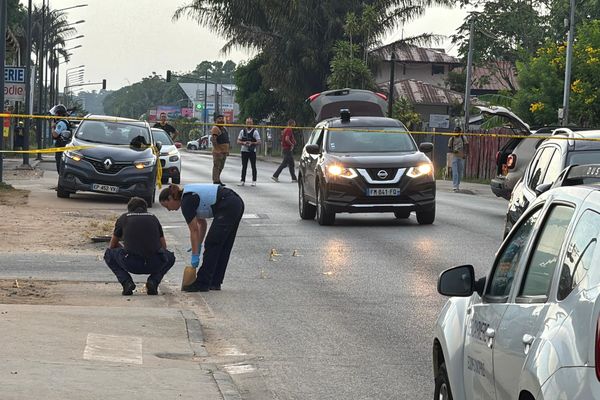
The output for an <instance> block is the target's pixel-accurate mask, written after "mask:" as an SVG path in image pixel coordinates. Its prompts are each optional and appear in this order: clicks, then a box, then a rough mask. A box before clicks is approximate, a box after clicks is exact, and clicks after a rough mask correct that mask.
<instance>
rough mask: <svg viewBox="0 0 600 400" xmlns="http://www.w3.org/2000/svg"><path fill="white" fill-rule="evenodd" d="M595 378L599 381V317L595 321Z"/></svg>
mask: <svg viewBox="0 0 600 400" xmlns="http://www.w3.org/2000/svg"><path fill="white" fill-rule="evenodd" d="M596 379H598V380H599V381H600V317H599V318H598V322H597V323H596Z"/></svg>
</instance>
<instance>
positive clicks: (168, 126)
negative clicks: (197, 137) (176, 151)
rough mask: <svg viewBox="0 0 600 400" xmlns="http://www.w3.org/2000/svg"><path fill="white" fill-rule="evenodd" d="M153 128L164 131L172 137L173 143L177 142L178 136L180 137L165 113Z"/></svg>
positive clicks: (161, 114)
mask: <svg viewBox="0 0 600 400" xmlns="http://www.w3.org/2000/svg"><path fill="white" fill-rule="evenodd" d="M153 128H158V129H162V130H163V131H165V132H167V134H168V135H169V136H171V139H172V140H173V141H175V139H176V138H177V136H179V132H178V131H177V129H175V127H174V126H173V125H171V124H169V123H168V122H167V113H164V112H161V113H160V121H158V122H157V123H155V124H154V126H153Z"/></svg>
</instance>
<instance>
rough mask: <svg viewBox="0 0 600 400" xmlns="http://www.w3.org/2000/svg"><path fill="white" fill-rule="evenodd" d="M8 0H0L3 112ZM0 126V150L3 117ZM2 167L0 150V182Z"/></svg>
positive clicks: (0, 146) (2, 158)
mask: <svg viewBox="0 0 600 400" xmlns="http://www.w3.org/2000/svg"><path fill="white" fill-rule="evenodd" d="M7 1H8V0H0V71H2V78H0V106H1V107H2V110H1V111H2V112H3V113H4V67H5V59H6V14H7V8H6V2H7ZM0 128H1V129H2V133H1V134H0V150H4V118H0ZM3 169H4V153H2V152H1V151H0V182H3V181H4V180H3V178H2V173H3Z"/></svg>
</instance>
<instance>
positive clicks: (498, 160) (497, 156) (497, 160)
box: [496, 151, 500, 165]
mask: <svg viewBox="0 0 600 400" xmlns="http://www.w3.org/2000/svg"><path fill="white" fill-rule="evenodd" d="M498 164H500V152H499V151H497V152H496V165H498Z"/></svg>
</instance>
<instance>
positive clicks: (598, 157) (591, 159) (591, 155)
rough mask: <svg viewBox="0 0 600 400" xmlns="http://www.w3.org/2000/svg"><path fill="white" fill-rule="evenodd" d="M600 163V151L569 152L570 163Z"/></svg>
mask: <svg viewBox="0 0 600 400" xmlns="http://www.w3.org/2000/svg"><path fill="white" fill-rule="evenodd" d="M576 164H577V165H583V164H600V151H573V152H571V153H570V154H569V165H576Z"/></svg>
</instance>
